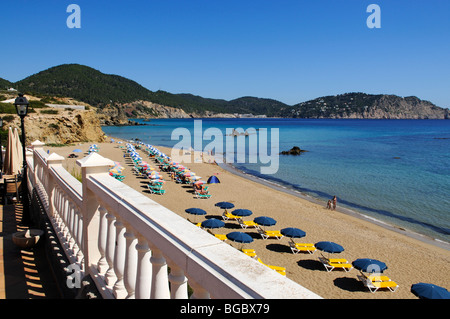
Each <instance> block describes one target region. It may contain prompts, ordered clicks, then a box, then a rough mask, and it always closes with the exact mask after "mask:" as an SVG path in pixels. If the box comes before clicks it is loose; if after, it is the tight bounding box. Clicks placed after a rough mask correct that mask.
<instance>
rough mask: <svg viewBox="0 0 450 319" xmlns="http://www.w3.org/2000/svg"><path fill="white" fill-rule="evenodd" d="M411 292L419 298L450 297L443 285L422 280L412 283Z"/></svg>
mask: <svg viewBox="0 0 450 319" xmlns="http://www.w3.org/2000/svg"><path fill="white" fill-rule="evenodd" d="M411 292H412V293H413V294H414V295H416V296H417V297H419V298H421V299H450V292H449V291H448V290H447V289H445V288H444V287H440V286H437V285H433V284H427V283H423V282H420V283H418V284H414V285H412V286H411Z"/></svg>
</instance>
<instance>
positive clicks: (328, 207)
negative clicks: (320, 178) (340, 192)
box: [327, 199, 333, 209]
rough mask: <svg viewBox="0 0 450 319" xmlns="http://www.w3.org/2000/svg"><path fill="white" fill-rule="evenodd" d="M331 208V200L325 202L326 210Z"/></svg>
mask: <svg viewBox="0 0 450 319" xmlns="http://www.w3.org/2000/svg"><path fill="white" fill-rule="evenodd" d="M332 207H333V204H332V203H331V199H329V200H328V202H327V209H331V208H332Z"/></svg>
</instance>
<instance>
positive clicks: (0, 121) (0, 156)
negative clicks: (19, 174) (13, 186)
mask: <svg viewBox="0 0 450 319" xmlns="http://www.w3.org/2000/svg"><path fill="white" fill-rule="evenodd" d="M2 127H3V119H2V118H1V117H0V130H1V128H2ZM0 171H1V173H0V176H1V174H3V152H2V135H1V134H0Z"/></svg>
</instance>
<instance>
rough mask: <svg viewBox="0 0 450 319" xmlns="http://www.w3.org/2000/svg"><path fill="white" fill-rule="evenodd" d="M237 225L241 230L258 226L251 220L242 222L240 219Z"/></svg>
mask: <svg viewBox="0 0 450 319" xmlns="http://www.w3.org/2000/svg"><path fill="white" fill-rule="evenodd" d="M238 222H239V225H241V227H242V228H244V229H245V228H248V227H255V228H256V227H258V224H257V223H255V222H254V221H253V220H248V221H246V220H242V218H239V219H238Z"/></svg>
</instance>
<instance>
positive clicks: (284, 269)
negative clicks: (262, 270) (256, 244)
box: [257, 258, 286, 276]
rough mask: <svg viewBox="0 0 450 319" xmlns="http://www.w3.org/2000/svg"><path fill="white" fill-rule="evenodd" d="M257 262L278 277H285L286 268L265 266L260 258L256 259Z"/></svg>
mask: <svg viewBox="0 0 450 319" xmlns="http://www.w3.org/2000/svg"><path fill="white" fill-rule="evenodd" d="M257 260H258V261H259V262H260V263H261V264H263V265H264V266H267V267H269V268H270V269H272V270H275V271H276V272H277V273H279V274H280V275H283V276H286V268H284V267H280V266H273V265H267V264H265V263H263V261H262V260H261V259H260V258H258V259H257Z"/></svg>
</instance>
